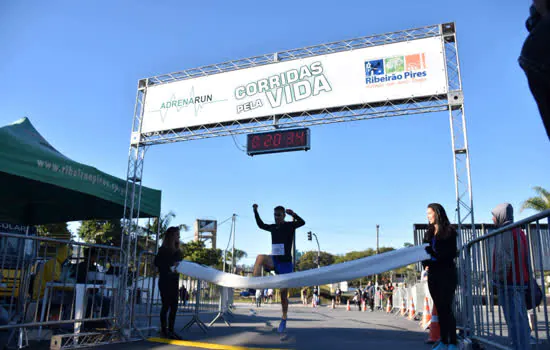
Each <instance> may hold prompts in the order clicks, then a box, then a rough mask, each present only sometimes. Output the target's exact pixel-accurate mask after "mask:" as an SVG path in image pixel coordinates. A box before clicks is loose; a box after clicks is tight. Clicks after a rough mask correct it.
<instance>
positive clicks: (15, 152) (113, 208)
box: [0, 118, 161, 225]
mask: <svg viewBox="0 0 550 350" xmlns="http://www.w3.org/2000/svg"><path fill="white" fill-rule="evenodd" d="M125 191H126V181H125V180H122V179H119V178H116V177H114V176H111V175H108V174H106V173H103V172H101V171H99V170H97V169H96V168H94V167H91V166H88V165H84V164H81V163H78V162H75V161H73V160H71V159H69V158H67V157H66V156H64V155H63V154H61V153H60V152H59V151H57V150H56V149H55V148H53V147H52V145H50V144H49V143H48V141H46V140H45V139H44V138H43V137H42V135H40V134H39V133H38V131H37V130H36V129H35V128H34V126H33V125H32V124H31V122H30V121H29V120H28V119H27V118H23V119H21V120H18V121H16V122H15V123H13V124H11V125H7V126H4V127H1V128H0V201H1V203H0V222H10V223H18V224H27V225H36V224H46V223H55V222H66V221H75V220H88V219H120V218H122V217H123V216H124V215H123V214H124V197H125ZM160 197H161V192H160V191H159V190H153V189H150V188H146V187H143V188H142V192H141V205H140V217H157V216H159V215H160Z"/></svg>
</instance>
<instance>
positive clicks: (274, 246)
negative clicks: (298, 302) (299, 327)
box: [252, 204, 306, 333]
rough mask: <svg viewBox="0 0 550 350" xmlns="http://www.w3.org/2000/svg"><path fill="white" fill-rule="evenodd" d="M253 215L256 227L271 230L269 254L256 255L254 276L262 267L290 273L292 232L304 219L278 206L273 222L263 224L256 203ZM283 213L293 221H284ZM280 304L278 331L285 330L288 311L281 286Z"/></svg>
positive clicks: (285, 295) (302, 224) (256, 275)
mask: <svg viewBox="0 0 550 350" xmlns="http://www.w3.org/2000/svg"><path fill="white" fill-rule="evenodd" d="M252 208H253V209H254V216H255V218H256V223H257V224H258V227H259V228H261V229H262V230H266V231H269V232H271V255H258V257H257V258H256V263H255V264H254V277H258V276H260V275H261V273H262V267H263V268H264V269H265V270H267V271H275V273H277V274H279V275H282V274H286V273H292V272H293V271H294V266H293V265H292V243H293V240H294V234H295V232H296V229H297V228H298V227H301V226H304V225H305V224H306V223H305V221H304V220H303V219H302V218H301V217H299V216H298V215H296V213H295V212H293V211H292V210H290V209H287V210H286V211H285V208H284V207H282V206H278V207H276V208H275V209H274V212H273V215H274V216H275V224H272V225H267V224H264V222H263V221H262V219H261V218H260V214H258V204H254V205H253V206H252ZM285 213H286V214H288V215H290V216H292V218H293V221H285ZM281 305H282V307H283V317H282V319H281V323H280V324H279V328H278V331H279V333H283V332H284V331H285V330H286V317H287V312H288V289H287V288H281Z"/></svg>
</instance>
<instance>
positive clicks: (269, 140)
mask: <svg viewBox="0 0 550 350" xmlns="http://www.w3.org/2000/svg"><path fill="white" fill-rule="evenodd" d="M272 142H273V136H272V135H271V134H267V135H266V137H265V140H264V147H265V148H269V147H271V144H272Z"/></svg>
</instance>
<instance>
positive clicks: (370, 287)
mask: <svg viewBox="0 0 550 350" xmlns="http://www.w3.org/2000/svg"><path fill="white" fill-rule="evenodd" d="M365 289H366V290H367V299H368V303H369V307H370V312H373V311H374V285H373V284H372V281H369V283H368V284H367V288H365Z"/></svg>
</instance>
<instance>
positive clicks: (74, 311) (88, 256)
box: [0, 233, 120, 348]
mask: <svg viewBox="0 0 550 350" xmlns="http://www.w3.org/2000/svg"><path fill="white" fill-rule="evenodd" d="M0 247H2V248H1V249H0V330H6V329H9V330H11V335H10V341H9V345H11V346H14V347H18V348H21V347H23V346H24V345H27V344H28V340H29V338H31V339H33V338H35V339H48V338H50V337H51V333H52V331H55V332H56V333H58V334H59V333H61V334H67V335H71V337H72V338H73V340H72V342H73V343H75V342H76V343H78V342H79V336H80V335H81V334H82V333H84V331H86V333H90V332H94V331H99V330H100V331H101V332H105V330H111V329H114V328H115V327H116V316H117V315H116V312H115V310H116V305H114V303H113V302H112V301H113V300H115V299H116V296H117V292H118V289H119V286H118V285H117V281H118V280H119V269H117V265H119V262H118V257H119V256H120V254H119V253H120V248H118V247H111V246H104V245H94V244H86V243H79V242H73V241H67V240H60V239H51V238H46V237H36V236H24V235H19V234H9V233H0ZM13 247H16V249H12V248H13ZM19 247H21V249H20V248H19ZM13 252H15V254H13ZM80 343H82V342H81V341H80Z"/></svg>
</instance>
